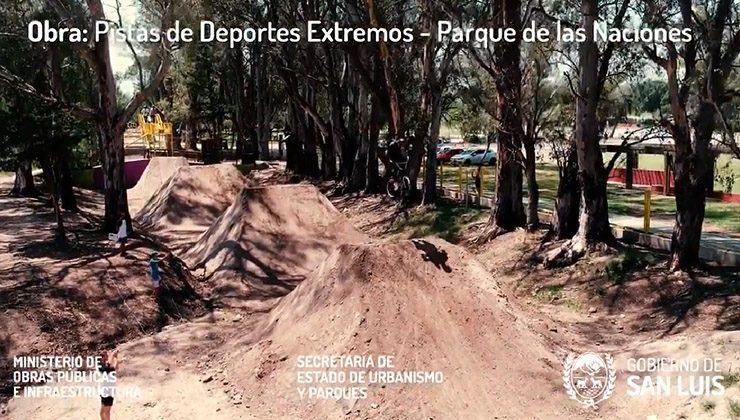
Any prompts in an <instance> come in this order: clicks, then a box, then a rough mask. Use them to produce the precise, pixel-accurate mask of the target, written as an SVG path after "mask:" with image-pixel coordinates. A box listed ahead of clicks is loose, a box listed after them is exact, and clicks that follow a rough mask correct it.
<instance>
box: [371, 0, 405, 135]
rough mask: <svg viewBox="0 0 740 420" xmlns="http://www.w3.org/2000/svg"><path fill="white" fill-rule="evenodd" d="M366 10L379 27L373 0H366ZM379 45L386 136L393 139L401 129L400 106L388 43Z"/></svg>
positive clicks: (373, 24)
mask: <svg viewBox="0 0 740 420" xmlns="http://www.w3.org/2000/svg"><path fill="white" fill-rule="evenodd" d="M367 12H368V16H369V18H370V24H371V25H372V26H373V27H375V28H380V27H382V26H383V25H382V24H381V21H380V17H379V16H378V11H377V9H376V7H375V0H368V2H367ZM379 46H380V62H381V64H382V65H383V76H384V81H385V86H386V89H387V90H388V99H389V104H388V108H389V109H390V112H391V115H390V124H388V136H389V138H391V139H395V138H398V136H399V135H400V133H399V131H400V129H401V107H400V105H399V100H398V92H397V91H396V87H395V84H394V83H393V70H392V63H391V55H390V51H389V50H388V44H386V43H385V41H383V40H381V41H380V44H379Z"/></svg>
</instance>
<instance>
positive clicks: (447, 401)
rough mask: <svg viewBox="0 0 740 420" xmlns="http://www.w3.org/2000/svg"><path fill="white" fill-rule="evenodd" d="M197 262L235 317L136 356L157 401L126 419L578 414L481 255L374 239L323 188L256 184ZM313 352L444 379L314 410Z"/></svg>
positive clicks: (172, 331) (119, 407) (64, 404)
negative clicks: (301, 363) (302, 390)
mask: <svg viewBox="0 0 740 420" xmlns="http://www.w3.org/2000/svg"><path fill="white" fill-rule="evenodd" d="M182 171H183V168H181V169H180V170H179V171H178V173H180V172H182ZM174 178H175V177H173V179H174ZM170 184H171V182H170ZM165 185H167V184H165ZM166 191H167V188H162V189H160V194H164V193H165V192H166ZM194 193H197V192H194ZM204 193H205V192H204ZM156 199H157V195H156V194H155V195H154V196H153V198H152V200H150V204H151V203H152V202H153V201H156ZM154 207H156V206H154ZM182 258H183V260H184V261H186V262H187V263H188V265H189V267H190V268H191V269H192V270H194V273H195V274H196V276H197V275H199V276H200V282H201V284H199V285H198V287H199V289H202V288H204V287H205V288H210V289H211V290H212V292H213V293H212V295H213V298H214V301H217V302H218V304H217V305H218V306H222V307H224V308H226V309H219V310H217V311H216V312H214V313H213V314H212V315H210V316H207V317H206V318H204V319H203V320H201V321H196V322H192V323H186V324H182V325H179V326H176V327H172V328H168V329H167V330H165V331H163V332H161V333H159V334H157V335H155V336H152V337H147V338H143V339H140V340H134V341H132V342H129V343H126V344H124V345H123V346H122V347H121V352H122V354H124V357H126V358H127V361H126V364H125V365H124V367H123V368H122V369H121V386H124V385H131V384H136V385H137V386H139V387H140V388H141V389H142V391H143V394H144V395H143V399H144V400H143V401H142V400H135V399H134V400H126V399H121V401H120V402H118V403H117V404H116V406H115V407H114V412H115V411H118V412H119V413H121V414H120V416H124V417H122V418H133V417H136V418H140V419H149V418H151V419H154V418H162V417H161V416H163V415H165V416H168V417H173V416H174V417H178V418H179V417H184V416H187V417H191V418H259V419H285V418H294V419H315V418H346V417H347V416H350V415H351V416H352V417H356V416H358V415H359V416H360V418H377V419H392V418H399V419H400V418H424V419H427V418H460V416H464V417H465V418H495V417H494V416H499V418H543V419H544V418H567V417H569V416H570V414H571V411H570V408H569V407H570V406H569V405H567V404H562V399H561V398H558V397H557V396H553V393H552V390H553V389H556V388H558V387H559V383H560V371H559V369H558V368H557V366H558V363H559V362H558V359H557V357H556V356H555V355H554V352H553V351H552V350H551V348H550V346H549V345H548V344H547V343H546V341H545V340H544V339H543V337H542V336H541V335H540V334H539V333H538V332H536V331H534V330H532V329H530V328H529V327H528V326H527V325H526V322H525V321H524V318H523V317H521V316H520V315H519V313H518V310H517V309H516V308H514V307H513V306H512V305H511V304H510V303H509V302H508V299H507V297H506V295H505V293H504V292H503V291H502V290H501V289H500V287H499V286H498V284H497V283H496V281H495V280H494V279H493V278H491V276H490V274H489V273H488V272H487V271H486V270H485V269H484V267H483V266H482V265H481V264H480V263H478V262H477V261H476V260H475V258H474V257H473V256H472V255H471V254H469V253H468V252H467V251H465V250H464V249H462V248H460V247H457V246H455V245H452V244H449V243H447V242H445V241H443V240H440V239H436V238H428V239H424V240H414V241H401V242H397V243H390V242H385V241H377V240H370V239H369V238H368V237H367V236H366V235H364V234H363V233H361V232H359V231H357V230H356V229H355V228H354V227H353V226H352V225H351V224H350V223H349V221H348V220H347V219H346V218H345V217H344V216H343V215H342V214H341V213H339V212H338V211H337V210H336V209H335V208H334V207H333V205H332V204H331V203H330V202H329V201H328V200H327V199H326V197H324V196H323V195H322V194H321V193H320V192H319V191H318V189H316V187H314V186H311V185H291V186H270V187H260V188H249V187H248V188H244V189H243V190H242V191H241V192H240V193H239V194H238V195H237V197H236V199H235V200H234V201H233V203H232V204H231V205H230V206H229V207H228V208H227V209H226V210H225V211H224V212H223V214H222V215H221V216H220V217H219V218H218V219H216V220H215V221H214V222H213V224H212V226H211V227H210V228H209V229H208V230H207V231H206V232H205V233H203V234H202V235H201V236H200V237H199V238H198V240H197V242H196V243H195V245H193V246H192V247H190V249H189V251H188V252H187V253H185V254H184V255H182ZM286 293H287V296H285V297H283V298H279V296H282V295H285V294H286ZM255 302H258V303H262V305H261V306H260V305H259V304H255ZM250 303H251V304H250ZM233 307H238V308H240V309H243V308H245V307H246V308H249V309H251V311H248V312H243V311H241V312H240V311H238V310H235V309H234V308H233ZM255 310H256V311H257V312H254V311H255ZM229 311H231V312H229ZM234 314H237V315H234ZM301 355H358V356H372V357H375V358H377V357H379V356H381V355H389V356H392V357H393V358H394V368H393V370H395V371H438V372H441V374H442V375H443V381H442V383H433V384H429V383H426V384H397V383H396V384H393V383H389V384H370V385H368V388H367V398H365V399H347V400H344V399H343V400H336V399H331V398H330V399H315V398H313V399H301V398H300V396H299V394H298V392H297V385H298V384H297V382H296V375H297V374H298V371H299V369H298V368H297V367H296V361H297V360H298V358H299V356H301ZM318 386H323V387H325V386H329V387H337V386H345V385H342V384H339V385H331V384H321V385H318ZM219 388H222V389H223V391H224V392H223V393H219V392H217V391H218V389H219ZM523 388H526V389H530V390H533V391H531V392H528V393H521V392H519V390H521V389H523ZM481 390H485V392H481ZM194 393H195V394H196V395H194ZM198 400H203V401H202V403H198ZM548 400H551V401H548ZM553 400H557V401H553ZM97 403H98V401H97V400H95V399H89V398H88V399H85V398H77V399H48V398H47V399H42V400H35V399H34V400H32V399H21V400H18V399H16V400H13V401H11V404H10V416H11V418H28V417H27V416H28V415H31V416H32V417H33V418H39V419H50V418H72V417H69V413H75V414H74V416H73V417H74V418H80V417H85V416H86V415H83V414H82V413H85V412H89V413H90V416H92V415H94V413H95V407H96V405H97ZM535 403H536V404H535ZM556 403H557V404H556ZM543 405H546V406H548V409H547V410H546V411H543V410H542V407H543ZM203 410H211V411H209V412H207V413H206V412H203ZM31 413H33V414H31ZM543 413H544V414H543ZM24 416H26V417H24ZM88 417H89V416H88Z"/></svg>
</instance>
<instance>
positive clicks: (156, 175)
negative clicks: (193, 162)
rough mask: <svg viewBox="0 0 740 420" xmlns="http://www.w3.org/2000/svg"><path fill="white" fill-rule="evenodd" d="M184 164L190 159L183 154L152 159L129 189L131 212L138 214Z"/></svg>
mask: <svg viewBox="0 0 740 420" xmlns="http://www.w3.org/2000/svg"><path fill="white" fill-rule="evenodd" d="M183 166H188V160H187V159H185V158H184V157H182V156H177V157H155V158H152V159H150V160H149V163H148V164H147V166H146V169H144V172H143V173H142V174H141V177H140V178H139V181H138V182H137V183H136V185H134V187H133V188H131V189H130V190H128V199H129V211H130V213H131V214H132V215H134V214H136V213H137V212H138V211H139V209H141V207H142V206H143V205H144V204H145V203H146V202H147V201H148V200H149V198H150V197H151V196H152V195H153V194H154V193H155V192H156V191H157V190H159V188H160V187H161V186H162V185H163V184H165V183H166V182H167V180H169V179H170V177H171V176H172V175H173V174H174V173H175V172H177V170H178V169H179V168H181V167H183Z"/></svg>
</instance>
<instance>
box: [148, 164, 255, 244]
mask: <svg viewBox="0 0 740 420" xmlns="http://www.w3.org/2000/svg"><path fill="white" fill-rule="evenodd" d="M251 183H252V181H249V180H247V178H245V177H244V175H242V174H241V172H239V170H238V169H237V168H236V167H235V166H234V165H231V164H219V165H208V166H182V167H180V168H178V169H177V170H176V171H175V172H174V173H173V174H172V176H171V177H170V178H169V179H168V180H167V181H166V182H165V183H164V184H162V185H161V186H160V187H159V188H158V189H157V190H156V191H155V192H154V193H153V194H152V196H151V197H150V198H149V200H148V201H147V202H146V204H145V205H144V206H143V208H141V210H139V212H138V213H137V214H136V217H135V220H136V222H137V223H138V224H139V225H140V226H141V227H142V229H143V231H144V232H145V233H147V234H153V235H154V236H156V237H157V238H159V239H160V240H161V241H162V242H163V243H164V244H166V245H167V246H168V247H170V248H171V249H172V250H173V251H174V252H176V253H181V252H183V251H184V250H186V249H188V248H189V247H190V246H192V245H193V244H194V243H195V241H196V240H197V238H198V237H199V236H200V235H201V234H203V232H205V231H206V230H208V228H209V227H210V226H211V225H212V224H213V222H214V221H215V220H216V219H217V218H218V217H219V216H221V214H222V213H223V212H224V211H225V210H226V209H227V208H228V207H229V206H230V205H231V204H232V203H233V202H234V199H235V197H236V196H237V195H238V194H239V191H241V190H242V188H244V187H245V186H247V185H250V184H251Z"/></svg>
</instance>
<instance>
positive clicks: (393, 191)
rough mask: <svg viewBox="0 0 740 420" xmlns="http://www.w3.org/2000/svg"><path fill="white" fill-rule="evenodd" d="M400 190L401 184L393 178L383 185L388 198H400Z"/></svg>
mask: <svg viewBox="0 0 740 420" xmlns="http://www.w3.org/2000/svg"><path fill="white" fill-rule="evenodd" d="M401 188H402V185H401V183H399V182H398V181H397V180H396V179H393V178H391V179H389V180H388V182H387V183H386V184H385V191H386V192H387V193H388V197H390V198H398V197H400V196H401V193H402V191H401Z"/></svg>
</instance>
